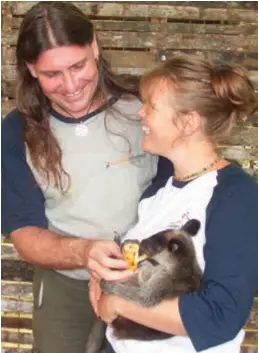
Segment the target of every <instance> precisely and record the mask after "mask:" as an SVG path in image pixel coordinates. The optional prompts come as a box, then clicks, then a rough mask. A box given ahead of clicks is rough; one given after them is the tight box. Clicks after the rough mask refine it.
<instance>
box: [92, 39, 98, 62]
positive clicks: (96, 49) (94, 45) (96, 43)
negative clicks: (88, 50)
mask: <svg viewBox="0 0 258 353" xmlns="http://www.w3.org/2000/svg"><path fill="white" fill-rule="evenodd" d="M91 47H92V50H93V55H94V58H95V59H98V57H99V45H98V41H97V38H96V35H95V34H94V37H93V41H92V43H91Z"/></svg>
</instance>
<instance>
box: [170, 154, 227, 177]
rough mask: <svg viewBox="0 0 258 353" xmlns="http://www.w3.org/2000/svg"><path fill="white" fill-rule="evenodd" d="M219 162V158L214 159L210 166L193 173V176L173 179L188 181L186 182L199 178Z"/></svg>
mask: <svg viewBox="0 0 258 353" xmlns="http://www.w3.org/2000/svg"><path fill="white" fill-rule="evenodd" d="M220 160H221V157H216V159H215V160H214V161H213V162H212V163H211V164H209V165H207V166H206V167H204V168H202V169H201V170H199V171H198V172H195V173H193V174H188V175H186V176H184V177H177V176H176V175H175V179H176V180H178V181H188V180H191V179H194V178H196V177H199V176H200V175H202V174H204V173H205V172H207V171H208V170H210V169H211V168H213V167H214V166H215V165H216V164H217V163H218V162H219V161H220Z"/></svg>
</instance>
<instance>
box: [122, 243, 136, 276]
mask: <svg viewBox="0 0 258 353" xmlns="http://www.w3.org/2000/svg"><path fill="white" fill-rule="evenodd" d="M139 247H140V244H139V242H138V241H130V240H128V241H127V240H126V241H125V242H124V243H123V245H122V255H123V260H124V261H126V262H127V269H128V270H136V269H137V267H138V255H139Z"/></svg>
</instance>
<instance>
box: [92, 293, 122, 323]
mask: <svg viewBox="0 0 258 353" xmlns="http://www.w3.org/2000/svg"><path fill="white" fill-rule="evenodd" d="M120 300H123V299H122V298H120V297H118V296H116V295H113V294H105V293H103V294H102V296H101V298H100V299H99V301H98V303H97V312H98V316H99V317H100V318H101V319H102V320H103V321H105V322H106V324H107V325H110V324H111V323H112V322H113V321H114V320H115V319H116V318H117V317H118V315H119V314H118V304H119V301H120Z"/></svg>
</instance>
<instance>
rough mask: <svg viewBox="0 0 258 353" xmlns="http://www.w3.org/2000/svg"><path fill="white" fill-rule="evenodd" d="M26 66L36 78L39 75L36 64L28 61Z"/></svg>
mask: <svg viewBox="0 0 258 353" xmlns="http://www.w3.org/2000/svg"><path fill="white" fill-rule="evenodd" d="M26 66H27V68H28V70H29V72H30V74H31V76H33V77H34V78H37V77H38V75H37V73H36V70H35V65H33V64H30V63H26Z"/></svg>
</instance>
